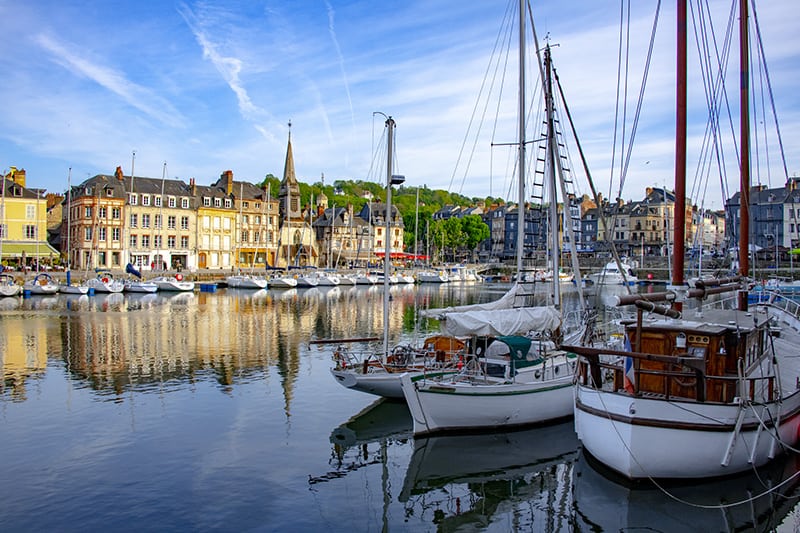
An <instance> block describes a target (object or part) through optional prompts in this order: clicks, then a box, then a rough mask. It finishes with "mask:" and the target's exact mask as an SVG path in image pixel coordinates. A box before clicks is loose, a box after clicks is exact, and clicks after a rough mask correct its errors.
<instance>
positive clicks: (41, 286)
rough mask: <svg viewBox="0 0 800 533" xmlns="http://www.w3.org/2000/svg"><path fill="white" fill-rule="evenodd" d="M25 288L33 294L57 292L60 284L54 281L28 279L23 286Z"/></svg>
mask: <svg viewBox="0 0 800 533" xmlns="http://www.w3.org/2000/svg"><path fill="white" fill-rule="evenodd" d="M22 289H23V290H26V291H30V293H31V294H57V293H58V284H56V283H53V282H52V281H46V282H44V281H37V280H32V281H26V282H25V284H24V285H23V286H22Z"/></svg>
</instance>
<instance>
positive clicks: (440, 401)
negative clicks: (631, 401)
mask: <svg viewBox="0 0 800 533" xmlns="http://www.w3.org/2000/svg"><path fill="white" fill-rule="evenodd" d="M526 370H527V369H526ZM562 374H563V375H561V376H560V377H557V378H554V379H546V380H531V381H529V382H516V383H514V382H512V383H502V384H497V383H495V384H492V383H486V384H481V383H480V382H478V381H471V382H458V381H447V382H437V381H426V380H422V379H419V380H416V381H415V380H414V379H413V376H409V375H406V376H405V377H403V379H402V387H403V393H404V395H405V396H404V397H405V399H406V403H408V408H409V410H410V411H411V418H412V419H413V421H414V434H415V435H421V434H426V433H434V432H437V431H458V430H462V431H463V430H486V429H497V428H510V427H515V426H526V425H533V424H541V423H546V422H551V421H556V420H560V419H564V418H568V417H570V416H572V413H573V392H572V373H571V371H569V370H568V367H562Z"/></svg>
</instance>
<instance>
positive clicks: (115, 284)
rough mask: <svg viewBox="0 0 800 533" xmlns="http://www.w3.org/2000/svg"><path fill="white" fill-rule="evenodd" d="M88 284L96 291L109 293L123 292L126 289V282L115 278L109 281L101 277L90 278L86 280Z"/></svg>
mask: <svg viewBox="0 0 800 533" xmlns="http://www.w3.org/2000/svg"><path fill="white" fill-rule="evenodd" d="M86 286H87V287H89V288H90V289H94V292H95V293H107V294H111V293H117V292H122V291H123V290H124V289H125V284H124V283H122V282H121V281H117V280H113V279H111V280H108V281H103V280H101V279H89V280H86Z"/></svg>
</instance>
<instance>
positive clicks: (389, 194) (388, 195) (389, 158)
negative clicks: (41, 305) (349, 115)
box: [383, 117, 394, 361]
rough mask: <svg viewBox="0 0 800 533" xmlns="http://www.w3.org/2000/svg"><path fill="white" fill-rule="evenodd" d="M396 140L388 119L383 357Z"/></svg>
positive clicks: (386, 352) (386, 338) (386, 350)
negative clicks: (393, 155) (393, 153)
mask: <svg viewBox="0 0 800 533" xmlns="http://www.w3.org/2000/svg"><path fill="white" fill-rule="evenodd" d="M393 141H394V120H393V119H392V117H388V118H387V119H386V235H385V239H386V243H385V244H386V246H385V252H384V256H383V357H384V361H385V360H386V357H388V356H389V263H390V261H391V260H390V257H391V252H392V247H391V238H390V235H389V231H390V230H391V219H392V149H393V146H392V143H393Z"/></svg>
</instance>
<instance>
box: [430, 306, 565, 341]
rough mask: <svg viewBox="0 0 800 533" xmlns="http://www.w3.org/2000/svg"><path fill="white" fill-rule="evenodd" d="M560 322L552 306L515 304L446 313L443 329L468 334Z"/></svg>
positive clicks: (536, 328)
mask: <svg viewBox="0 0 800 533" xmlns="http://www.w3.org/2000/svg"><path fill="white" fill-rule="evenodd" d="M560 326H561V313H559V312H558V310H557V309H556V308H555V307H550V306H541V307H518V308H514V309H490V310H477V311H462V312H452V313H447V315H446V319H445V320H444V322H443V323H442V332H443V333H446V334H449V335H453V336H456V337H463V336H469V335H520V334H525V333H527V332H529V331H543V330H550V331H554V330H556V329H558V328H559V327H560Z"/></svg>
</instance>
